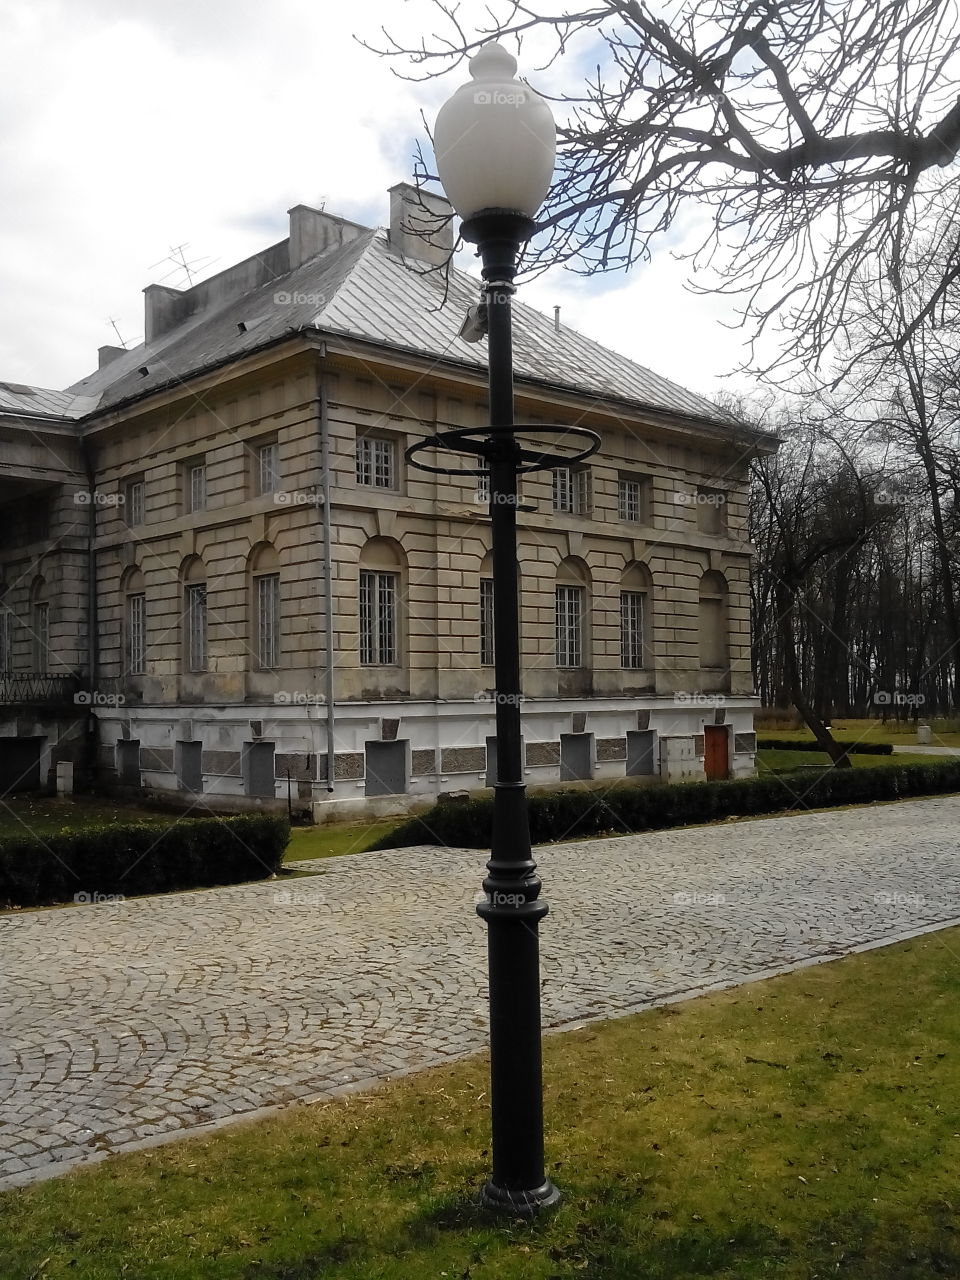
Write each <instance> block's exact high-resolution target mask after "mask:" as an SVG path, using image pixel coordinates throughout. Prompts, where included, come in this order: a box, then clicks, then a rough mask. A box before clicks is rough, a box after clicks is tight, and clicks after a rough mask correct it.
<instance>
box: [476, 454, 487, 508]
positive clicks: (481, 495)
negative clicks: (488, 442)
mask: <svg viewBox="0 0 960 1280" xmlns="http://www.w3.org/2000/svg"><path fill="white" fill-rule="evenodd" d="M480 466H482V467H483V468H484V469H483V471H481V472H480V474H479V475H478V476H477V502H482V503H486V504H487V505H489V502H490V468H489V467H488V466H484V464H483V463H480Z"/></svg>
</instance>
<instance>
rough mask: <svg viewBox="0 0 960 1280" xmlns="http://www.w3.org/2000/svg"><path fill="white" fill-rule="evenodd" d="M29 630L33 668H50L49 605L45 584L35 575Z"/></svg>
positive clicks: (40, 671)
mask: <svg viewBox="0 0 960 1280" xmlns="http://www.w3.org/2000/svg"><path fill="white" fill-rule="evenodd" d="M30 630H31V637H32V642H33V670H34V671H35V672H38V673H43V672H47V671H49V669H50V605H49V603H48V602H47V584H46V582H45V580H44V579H43V578H42V577H36V578H34V580H33V585H32V586H31V588H30Z"/></svg>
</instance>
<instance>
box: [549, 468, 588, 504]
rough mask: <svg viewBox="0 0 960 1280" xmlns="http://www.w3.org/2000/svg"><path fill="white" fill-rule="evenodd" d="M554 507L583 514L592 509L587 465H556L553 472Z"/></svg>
mask: <svg viewBox="0 0 960 1280" xmlns="http://www.w3.org/2000/svg"><path fill="white" fill-rule="evenodd" d="M553 509H554V511H558V512H566V513H568V514H569V515H575V516H582V515H586V514H587V513H588V512H589V510H590V472H589V470H588V469H587V468H586V467H556V468H555V469H554V472H553Z"/></svg>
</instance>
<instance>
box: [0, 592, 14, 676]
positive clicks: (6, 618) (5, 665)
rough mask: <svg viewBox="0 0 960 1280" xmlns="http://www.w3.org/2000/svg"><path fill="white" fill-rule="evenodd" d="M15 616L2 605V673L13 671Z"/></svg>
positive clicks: (0, 654) (0, 635)
mask: <svg viewBox="0 0 960 1280" xmlns="http://www.w3.org/2000/svg"><path fill="white" fill-rule="evenodd" d="M13 626H14V621H13V614H12V613H11V612H10V610H9V609H8V608H7V606H6V605H0V671H2V672H4V673H6V672H8V671H12V670H13Z"/></svg>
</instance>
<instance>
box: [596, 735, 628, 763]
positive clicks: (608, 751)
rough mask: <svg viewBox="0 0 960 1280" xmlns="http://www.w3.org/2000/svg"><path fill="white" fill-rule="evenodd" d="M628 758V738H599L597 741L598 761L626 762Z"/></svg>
mask: <svg viewBox="0 0 960 1280" xmlns="http://www.w3.org/2000/svg"><path fill="white" fill-rule="evenodd" d="M626 758H627V740H626V738H598V739H597V761H598V762H599V761H601V760H626Z"/></svg>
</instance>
